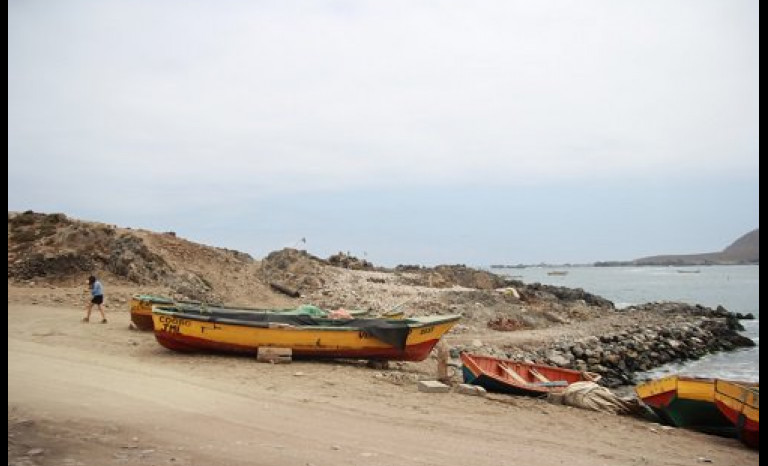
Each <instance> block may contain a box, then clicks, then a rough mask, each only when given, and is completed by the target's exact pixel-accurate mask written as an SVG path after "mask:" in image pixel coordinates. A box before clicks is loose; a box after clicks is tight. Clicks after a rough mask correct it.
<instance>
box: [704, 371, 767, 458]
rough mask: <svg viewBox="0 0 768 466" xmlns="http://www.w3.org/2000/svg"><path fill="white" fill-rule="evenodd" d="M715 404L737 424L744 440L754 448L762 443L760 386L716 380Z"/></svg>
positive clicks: (738, 432) (739, 434) (737, 430)
mask: <svg viewBox="0 0 768 466" xmlns="http://www.w3.org/2000/svg"><path fill="white" fill-rule="evenodd" d="M715 404H716V405H717V408H718V409H719V410H720V412H722V413H723V414H724V415H725V417H727V418H728V420H729V421H731V423H732V424H733V425H734V426H736V432H737V434H738V436H739V438H740V439H741V441H742V442H744V443H745V444H747V445H748V446H750V447H752V448H759V444H760V387H758V386H750V385H745V384H743V383H738V382H730V381H727V380H717V381H716V382H715Z"/></svg>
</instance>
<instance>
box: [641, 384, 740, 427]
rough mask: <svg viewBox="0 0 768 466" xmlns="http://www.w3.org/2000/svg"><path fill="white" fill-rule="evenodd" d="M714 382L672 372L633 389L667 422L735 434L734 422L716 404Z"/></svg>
mask: <svg viewBox="0 0 768 466" xmlns="http://www.w3.org/2000/svg"><path fill="white" fill-rule="evenodd" d="M716 382H717V379H710V378H699V377H686V376H681V375H673V376H669V377H664V378H661V379H656V380H651V381H648V382H645V383H642V384H639V385H637V386H636V387H635V392H637V396H638V397H639V398H640V399H641V400H642V401H643V403H645V404H646V405H647V406H649V407H650V408H651V410H653V412H654V413H656V415H658V416H659V418H661V419H662V420H663V421H664V422H665V423H667V424H670V425H673V426H676V427H687V428H691V429H696V430H700V431H703V432H709V433H715V434H721V435H728V436H735V434H736V431H735V428H734V425H733V424H732V423H731V422H730V421H729V420H728V418H727V417H726V416H725V415H724V414H723V413H722V412H721V411H720V410H719V409H718V408H717V405H716V404H715V383H716ZM744 383H746V382H744Z"/></svg>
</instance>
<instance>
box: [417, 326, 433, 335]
mask: <svg viewBox="0 0 768 466" xmlns="http://www.w3.org/2000/svg"><path fill="white" fill-rule="evenodd" d="M434 330H435V327H434V326H432V327H424V328H423V329H421V331H420V332H419V333H420V334H421V335H424V334H426V333H432V332H433V331H434Z"/></svg>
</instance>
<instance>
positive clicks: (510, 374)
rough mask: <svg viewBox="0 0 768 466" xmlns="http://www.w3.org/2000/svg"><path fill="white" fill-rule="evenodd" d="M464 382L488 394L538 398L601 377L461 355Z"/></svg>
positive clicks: (562, 369) (587, 373) (586, 373)
mask: <svg viewBox="0 0 768 466" xmlns="http://www.w3.org/2000/svg"><path fill="white" fill-rule="evenodd" d="M461 362H462V373H463V376H464V382H465V383H468V384H472V385H479V386H481V387H483V388H485V389H486V390H488V391H493V392H499V393H509V394H513V395H528V396H541V395H546V394H548V393H558V392H562V391H563V390H565V389H566V388H567V387H568V386H569V385H570V384H572V383H574V382H584V381H591V382H596V381H597V380H598V379H599V378H600V376H599V375H598V374H593V373H591V372H580V371H576V370H573V369H564V368H561V367H555V366H546V365H543V364H533V363H526V362H522V361H513V360H510V359H500V358H494V357H491V356H479V355H474V354H468V353H462V354H461Z"/></svg>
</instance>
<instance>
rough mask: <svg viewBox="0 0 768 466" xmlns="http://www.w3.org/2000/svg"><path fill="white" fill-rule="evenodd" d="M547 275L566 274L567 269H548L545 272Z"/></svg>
mask: <svg viewBox="0 0 768 466" xmlns="http://www.w3.org/2000/svg"><path fill="white" fill-rule="evenodd" d="M547 275H554V276H562V275H568V271H567V270H550V271H549V272H547Z"/></svg>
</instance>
